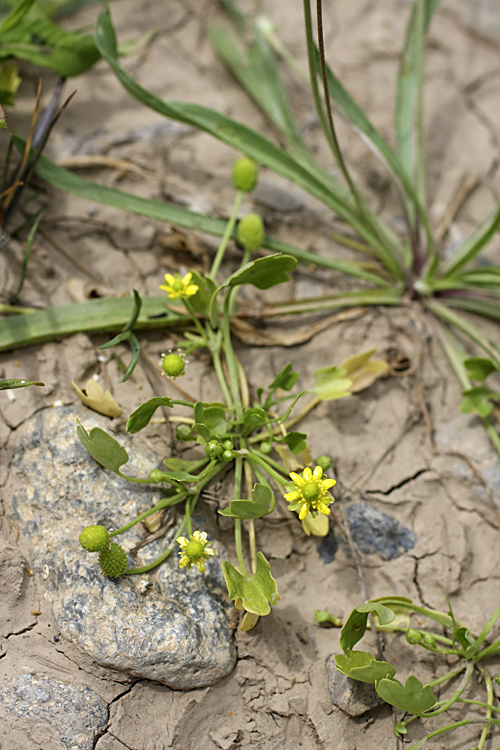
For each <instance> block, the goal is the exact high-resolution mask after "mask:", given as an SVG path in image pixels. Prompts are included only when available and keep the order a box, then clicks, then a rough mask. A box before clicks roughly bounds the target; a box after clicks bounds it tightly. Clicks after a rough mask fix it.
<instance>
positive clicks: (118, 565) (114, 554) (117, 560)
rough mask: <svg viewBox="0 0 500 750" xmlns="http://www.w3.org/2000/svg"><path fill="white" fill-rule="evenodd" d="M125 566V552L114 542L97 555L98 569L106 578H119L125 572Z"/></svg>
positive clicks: (126, 563)
mask: <svg viewBox="0 0 500 750" xmlns="http://www.w3.org/2000/svg"><path fill="white" fill-rule="evenodd" d="M127 565H128V562H127V555H126V552H125V550H124V549H122V548H121V547H120V545H119V544H116V542H115V543H113V544H112V545H111V547H110V548H109V549H105V550H103V551H102V552H101V554H100V555H99V567H100V568H101V570H102V572H103V573H104V575H105V576H108V578H119V577H120V576H121V575H123V573H125V571H126V570H127Z"/></svg>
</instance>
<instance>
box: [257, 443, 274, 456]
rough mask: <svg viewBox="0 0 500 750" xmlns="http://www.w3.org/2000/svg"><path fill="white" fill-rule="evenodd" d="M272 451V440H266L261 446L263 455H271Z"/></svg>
mask: <svg viewBox="0 0 500 750" xmlns="http://www.w3.org/2000/svg"><path fill="white" fill-rule="evenodd" d="M272 449H273V444H272V443H271V441H270V440H264V442H262V443H261V444H260V450H261V451H262V453H265V454H266V455H268V454H269V453H271V451H272Z"/></svg>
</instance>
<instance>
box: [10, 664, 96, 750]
mask: <svg viewBox="0 0 500 750" xmlns="http://www.w3.org/2000/svg"><path fill="white" fill-rule="evenodd" d="M0 709H3V711H4V712H5V717H4V722H5V723H4V729H5V728H6V727H5V724H9V721H13V722H14V724H15V725H16V728H17V729H20V730H23V729H24V731H25V732H26V733H27V734H28V735H30V736H32V737H33V738H35V737H36V738H37V741H38V742H40V743H43V746H44V747H49V746H50V748H51V750H92V748H93V747H94V746H95V741H96V739H97V738H98V737H99V735H101V734H102V733H103V732H104V730H105V728H106V725H107V722H108V707H107V705H106V703H105V701H103V699H102V698H100V697H99V696H98V695H96V694H95V693H94V691H93V690H91V689H90V688H88V687H83V686H80V687H74V686H73V685H65V684H64V683H62V682H57V681H56V680H53V679H51V678H50V677H48V676H47V675H45V674H43V673H42V672H35V670H32V669H25V671H24V672H23V673H21V674H19V675H17V676H16V677H12V678H11V679H10V680H8V681H7V682H4V683H3V685H1V686H0ZM14 717H17V720H16V719H15V718H14ZM9 736H10V733H9ZM41 746H42V744H40V747H41ZM6 750H7V747H6Z"/></svg>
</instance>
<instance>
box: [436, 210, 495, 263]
mask: <svg viewBox="0 0 500 750" xmlns="http://www.w3.org/2000/svg"><path fill="white" fill-rule="evenodd" d="M499 227H500V205H499V206H498V207H497V208H496V209H495V210H494V211H492V212H491V213H490V214H489V215H488V216H487V217H486V218H485V219H484V220H483V221H482V222H481V224H479V226H478V227H476V229H474V231H473V232H472V233H471V234H470V235H469V237H468V238H467V239H466V240H465V242H464V243H463V244H462V245H461V246H460V247H459V248H458V250H457V251H456V252H454V253H453V255H452V256H451V257H450V258H448V259H447V260H445V261H443V262H442V263H440V265H439V273H440V275H441V276H448V275H449V274H452V273H455V272H456V271H458V270H459V269H460V268H462V267H463V266H465V265H466V264H467V263H469V262H470V261H471V260H473V259H474V258H475V257H476V256H477V255H478V253H480V252H481V250H482V249H483V247H485V245H487V244H488V242H489V241H490V240H491V238H492V237H493V236H494V234H496V232H497V230H498V228H499Z"/></svg>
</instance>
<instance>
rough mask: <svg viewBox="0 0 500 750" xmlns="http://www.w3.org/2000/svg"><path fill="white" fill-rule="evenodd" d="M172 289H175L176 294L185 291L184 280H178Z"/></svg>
mask: <svg viewBox="0 0 500 750" xmlns="http://www.w3.org/2000/svg"><path fill="white" fill-rule="evenodd" d="M172 289H173V290H174V291H175V292H182V291H183V289H184V284H183V281H182V279H176V280H175V281H174V283H173V284H172Z"/></svg>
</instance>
